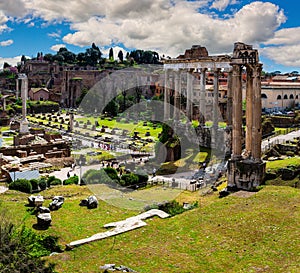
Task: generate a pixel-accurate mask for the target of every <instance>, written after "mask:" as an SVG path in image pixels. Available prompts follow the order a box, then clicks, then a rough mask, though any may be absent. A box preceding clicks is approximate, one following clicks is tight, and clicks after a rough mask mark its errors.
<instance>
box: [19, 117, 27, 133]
mask: <svg viewBox="0 0 300 273" xmlns="http://www.w3.org/2000/svg"><path fill="white" fill-rule="evenodd" d="M28 125H29V122H28V120H27V119H23V120H22V121H21V123H20V134H23V135H24V134H28V133H29V128H28Z"/></svg>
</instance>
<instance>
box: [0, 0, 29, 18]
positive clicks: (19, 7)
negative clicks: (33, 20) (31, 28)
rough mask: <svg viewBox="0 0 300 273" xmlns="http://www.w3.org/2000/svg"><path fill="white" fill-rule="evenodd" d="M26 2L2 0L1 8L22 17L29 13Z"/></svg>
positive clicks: (14, 15) (0, 2) (9, 13)
mask: <svg viewBox="0 0 300 273" xmlns="http://www.w3.org/2000/svg"><path fill="white" fill-rule="evenodd" d="M25 2H26V1H23V0H14V1H0V10H2V11H3V12H4V13H5V14H7V15H8V16H13V17H22V16H24V15H26V13H27V10H26V6H25Z"/></svg>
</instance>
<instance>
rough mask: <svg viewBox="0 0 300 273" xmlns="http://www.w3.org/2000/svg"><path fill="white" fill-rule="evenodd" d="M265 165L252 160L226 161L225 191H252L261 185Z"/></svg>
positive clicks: (237, 159)
mask: <svg viewBox="0 0 300 273" xmlns="http://www.w3.org/2000/svg"><path fill="white" fill-rule="evenodd" d="M265 169H266V163H265V162H263V161H259V162H257V161H254V160H253V159H239V158H236V159H230V160H229V161H228V168H227V178H228V185H227V189H228V190H229V191H230V190H246V191H253V190H255V189H256V188H257V187H258V186H259V185H261V184H262V183H263V179H264V174H265Z"/></svg>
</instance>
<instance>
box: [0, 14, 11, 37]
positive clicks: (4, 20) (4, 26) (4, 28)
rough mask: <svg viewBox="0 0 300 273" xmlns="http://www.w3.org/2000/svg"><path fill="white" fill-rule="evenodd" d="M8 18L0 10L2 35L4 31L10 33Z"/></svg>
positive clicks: (0, 30) (0, 31)
mask: <svg viewBox="0 0 300 273" xmlns="http://www.w3.org/2000/svg"><path fill="white" fill-rule="evenodd" d="M7 21H8V17H7V16H6V15H5V14H4V13H3V11H2V10H1V9H0V34H1V33H2V32H4V31H9V30H10V28H9V27H8V26H7V25H6V23H7Z"/></svg>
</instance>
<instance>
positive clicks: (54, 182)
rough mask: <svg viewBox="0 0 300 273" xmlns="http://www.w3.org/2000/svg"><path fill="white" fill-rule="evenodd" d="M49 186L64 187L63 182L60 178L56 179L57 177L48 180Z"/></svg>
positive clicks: (50, 177)
mask: <svg viewBox="0 0 300 273" xmlns="http://www.w3.org/2000/svg"><path fill="white" fill-rule="evenodd" d="M47 185H48V187H50V186H56V185H62V181H61V180H60V179H59V178H56V177H55V176H49V177H48V179H47Z"/></svg>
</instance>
